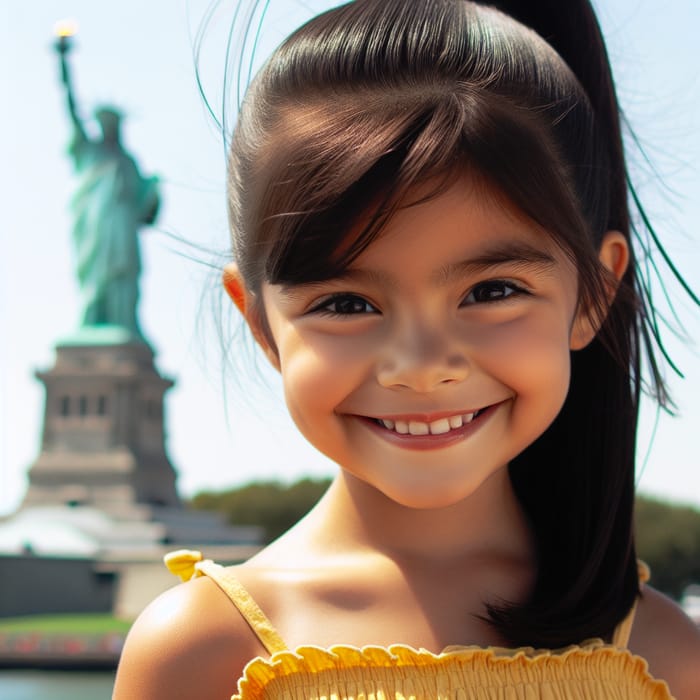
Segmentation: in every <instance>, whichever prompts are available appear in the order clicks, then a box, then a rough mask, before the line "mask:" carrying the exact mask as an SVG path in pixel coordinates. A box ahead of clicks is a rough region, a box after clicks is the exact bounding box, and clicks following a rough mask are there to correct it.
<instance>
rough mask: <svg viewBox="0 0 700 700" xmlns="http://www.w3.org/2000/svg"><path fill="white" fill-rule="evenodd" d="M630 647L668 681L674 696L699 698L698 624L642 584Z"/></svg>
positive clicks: (663, 597) (665, 598) (655, 674)
mask: <svg viewBox="0 0 700 700" xmlns="http://www.w3.org/2000/svg"><path fill="white" fill-rule="evenodd" d="M629 646H630V650H631V651H632V652H633V653H635V654H639V656H642V657H643V658H645V659H646V660H647V662H648V663H649V671H650V672H651V674H652V675H653V676H654V677H655V678H660V679H663V680H665V681H666V682H667V683H668V686H669V688H670V689H671V693H672V694H673V696H674V697H675V698H677V700H698V698H700V690H699V689H700V628H698V627H697V625H695V624H694V623H693V621H692V620H691V619H690V618H689V617H688V616H687V615H686V614H685V613H684V612H683V610H682V609H681V608H680V607H679V606H678V605H677V604H676V603H675V602H674V601H672V600H671V599H670V598H668V597H666V596H665V595H664V594H663V593H660V592H659V591H657V590H655V589H653V588H651V587H650V586H643V588H642V597H641V598H640V600H639V604H638V608H637V616H636V618H635V621H634V626H633V628H632V636H631V639H630V645H629Z"/></svg>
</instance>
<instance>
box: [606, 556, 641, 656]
mask: <svg viewBox="0 0 700 700" xmlns="http://www.w3.org/2000/svg"><path fill="white" fill-rule="evenodd" d="M637 571H638V573H639V582H640V583H646V582H647V581H648V580H649V576H650V572H649V567H648V566H647V565H646V564H645V563H644V562H643V561H639V560H638V561H637ZM638 602H639V597H637V598H635V599H634V603H633V604H632V607H631V608H630V611H629V612H628V613H627V615H626V616H625V618H624V619H623V620H622V622H620V624H619V625H618V626H617V627H616V628H615V632H613V638H612V643H613V646H616V647H618V649H627V645H628V644H629V641H630V635H631V634H632V625H633V624H634V616H635V615H636V614H637V603H638Z"/></svg>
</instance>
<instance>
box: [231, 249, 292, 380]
mask: <svg viewBox="0 0 700 700" xmlns="http://www.w3.org/2000/svg"><path fill="white" fill-rule="evenodd" d="M222 282H223V284H224V289H225V290H226V293H227V294H228V295H229V297H230V298H231V301H233V303H234V304H235V305H236V307H237V308H238V310H239V311H240V312H241V314H242V315H243V318H245V320H246V323H247V324H248V327H249V328H250V330H251V333H252V334H253V337H254V338H255V341H256V342H257V344H258V345H259V346H260V347H261V348H262V350H263V352H264V353H265V355H266V356H267V359H268V360H270V363H271V364H272V366H273V367H274V368H275V369H276V370H278V371H279V368H280V363H279V358H278V357H277V349H276V348H275V347H274V343H273V342H272V341H271V339H270V337H269V333H268V331H267V329H266V327H265V324H264V321H263V319H262V316H261V315H260V309H259V307H258V304H257V303H256V300H255V296H254V295H253V293H252V292H251V291H249V289H248V288H247V287H246V285H245V282H244V281H243V277H242V276H241V273H240V270H239V269H238V265H236V264H235V263H228V264H227V265H226V266H225V267H224V272H223V274H222Z"/></svg>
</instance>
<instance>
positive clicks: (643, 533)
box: [191, 479, 700, 599]
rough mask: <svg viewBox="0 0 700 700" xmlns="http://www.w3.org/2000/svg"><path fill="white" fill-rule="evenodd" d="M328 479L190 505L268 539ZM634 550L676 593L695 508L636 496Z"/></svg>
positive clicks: (690, 578)
mask: <svg viewBox="0 0 700 700" xmlns="http://www.w3.org/2000/svg"><path fill="white" fill-rule="evenodd" d="M329 484H330V480H328V479H320V480H315V479H302V480H301V481H297V482H295V483H293V484H290V485H285V484H281V483H279V482H276V481H267V482H254V483H250V484H247V485H245V486H241V487H239V488H234V489H230V490H227V491H221V492H216V493H213V492H205V493H199V494H197V495H196V496H195V497H194V498H193V499H192V501H191V506H192V507H193V508H196V509H201V510H213V511H218V512H220V513H223V514H224V515H225V517H226V519H227V520H228V522H230V523H233V524H237V525H260V526H262V527H263V529H264V532H265V541H266V542H271V541H272V540H274V539H275V538H277V537H279V536H280V535H281V534H282V533H283V532H285V531H286V530H288V529H289V528H290V527H291V526H292V525H294V523H296V522H297V521H298V520H299V519H300V518H301V517H302V516H304V515H305V514H306V513H307V512H308V511H309V510H310V509H311V508H312V507H313V506H314V504H315V503H316V502H317V501H318V499H319V498H320V497H321V496H322V495H323V493H324V492H325V490H326V489H327V488H328V485H329ZM635 532H636V545H637V555H638V556H639V558H640V559H642V560H644V561H645V562H646V563H647V564H648V565H649V567H650V568H651V572H652V580H651V583H652V584H653V585H654V586H655V587H656V588H658V589H659V590H661V591H663V592H664V593H666V594H668V595H670V596H671V597H673V598H676V599H678V598H680V596H681V595H682V593H683V590H684V589H685V587H686V586H688V585H689V584H691V583H700V511H698V510H696V509H695V508H691V507H689V506H680V505H676V504H673V503H668V502H664V501H661V500H657V499H655V498H651V497H649V496H644V495H642V496H638V497H637V504H636V515H635Z"/></svg>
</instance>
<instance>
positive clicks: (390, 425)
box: [357, 401, 505, 450]
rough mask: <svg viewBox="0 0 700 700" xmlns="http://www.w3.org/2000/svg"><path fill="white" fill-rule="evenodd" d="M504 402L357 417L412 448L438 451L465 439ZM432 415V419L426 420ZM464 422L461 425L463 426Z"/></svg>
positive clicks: (383, 436) (381, 434)
mask: <svg viewBox="0 0 700 700" xmlns="http://www.w3.org/2000/svg"><path fill="white" fill-rule="evenodd" d="M502 403H505V402H504V401H500V402H499V403H496V404H492V405H491V406H486V407H485V408H481V409H477V410H475V411H469V412H468V413H454V412H445V413H443V414H438V413H435V414H430V416H425V415H421V416H420V418H419V417H418V416H415V415H413V414H412V415H410V416H409V415H401V416H396V417H392V418H381V419H378V418H368V417H365V416H357V418H359V419H360V420H361V421H362V422H363V423H364V424H365V425H367V427H369V428H370V429H371V430H372V431H373V432H375V433H376V434H378V435H379V436H381V437H382V438H384V439H385V440H389V441H390V442H393V443H394V444H396V445H399V446H400V447H405V448H407V449H412V450H434V449H441V448H443V447H447V446H449V445H452V444H454V443H457V442H461V441H462V440H464V439H465V438H467V437H468V436H469V435H471V434H472V433H473V432H475V431H476V430H478V429H479V428H480V427H481V426H482V425H483V424H484V422H485V421H487V420H488V418H489V417H490V416H491V415H492V414H493V413H494V412H495V411H496V409H497V408H498V407H499V406H500V405H501V404H502ZM424 418H428V419H429V420H423V419H424ZM459 423H461V425H459Z"/></svg>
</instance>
